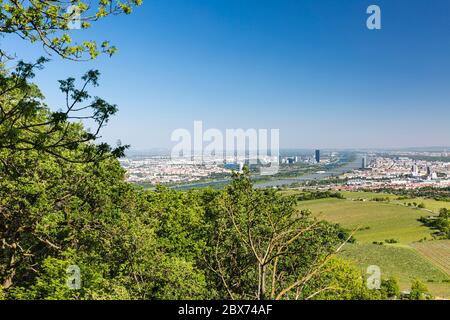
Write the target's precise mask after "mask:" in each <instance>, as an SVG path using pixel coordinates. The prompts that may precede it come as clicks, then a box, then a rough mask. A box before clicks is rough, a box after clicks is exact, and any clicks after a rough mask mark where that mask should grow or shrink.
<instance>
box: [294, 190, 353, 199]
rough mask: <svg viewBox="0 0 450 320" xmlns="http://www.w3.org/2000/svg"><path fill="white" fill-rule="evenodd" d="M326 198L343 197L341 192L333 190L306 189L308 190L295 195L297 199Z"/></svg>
mask: <svg viewBox="0 0 450 320" xmlns="http://www.w3.org/2000/svg"><path fill="white" fill-rule="evenodd" d="M326 198H337V199H345V197H344V196H343V195H342V193H340V192H335V191H308V192H305V191H303V192H301V193H300V194H299V195H298V196H297V200H298V201H307V200H315V199H326Z"/></svg>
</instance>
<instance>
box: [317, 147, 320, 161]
mask: <svg viewBox="0 0 450 320" xmlns="http://www.w3.org/2000/svg"><path fill="white" fill-rule="evenodd" d="M316 162H317V163H319V162H320V150H316Z"/></svg>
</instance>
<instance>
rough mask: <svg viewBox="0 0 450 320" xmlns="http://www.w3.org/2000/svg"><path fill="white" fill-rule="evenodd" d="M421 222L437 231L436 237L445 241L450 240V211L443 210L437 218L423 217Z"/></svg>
mask: <svg viewBox="0 0 450 320" xmlns="http://www.w3.org/2000/svg"><path fill="white" fill-rule="evenodd" d="M419 221H420V222H422V223H423V224H425V225H426V226H428V227H430V228H432V229H434V230H436V235H437V236H439V237H441V238H443V239H450V210H448V209H447V208H441V209H440V210H439V215H438V216H437V217H434V216H433V217H421V218H420V219H419Z"/></svg>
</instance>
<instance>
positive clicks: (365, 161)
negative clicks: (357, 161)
mask: <svg viewBox="0 0 450 320" xmlns="http://www.w3.org/2000/svg"><path fill="white" fill-rule="evenodd" d="M366 167H367V157H366V156H364V157H363V158H362V163H361V169H365V168H366Z"/></svg>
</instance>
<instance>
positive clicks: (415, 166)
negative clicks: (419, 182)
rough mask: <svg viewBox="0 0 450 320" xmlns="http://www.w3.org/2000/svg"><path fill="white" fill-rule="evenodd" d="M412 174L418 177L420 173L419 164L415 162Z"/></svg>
mask: <svg viewBox="0 0 450 320" xmlns="http://www.w3.org/2000/svg"><path fill="white" fill-rule="evenodd" d="M411 174H412V176H413V177H417V176H418V175H419V169H418V168H417V164H416V163H414V164H413V166H412V167H411Z"/></svg>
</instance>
